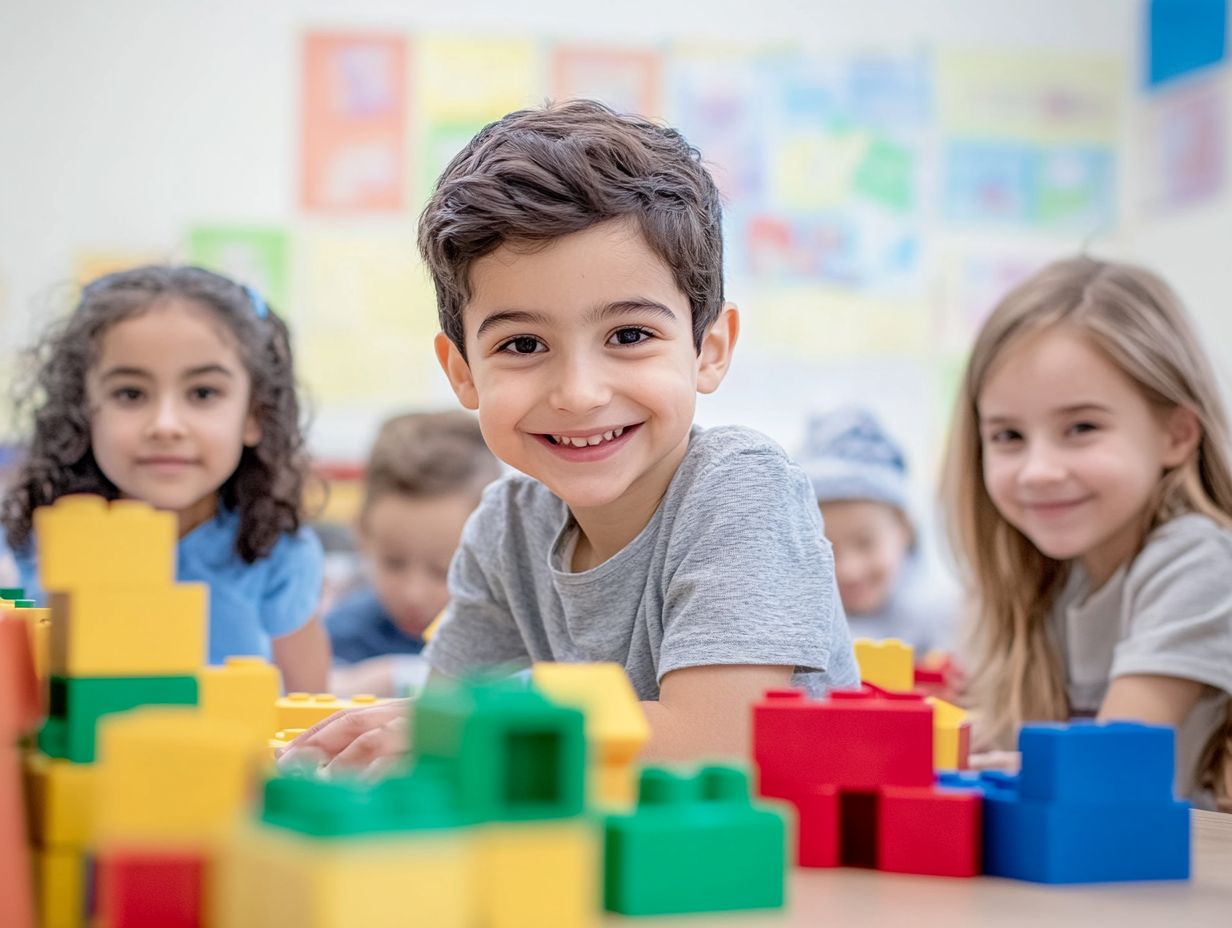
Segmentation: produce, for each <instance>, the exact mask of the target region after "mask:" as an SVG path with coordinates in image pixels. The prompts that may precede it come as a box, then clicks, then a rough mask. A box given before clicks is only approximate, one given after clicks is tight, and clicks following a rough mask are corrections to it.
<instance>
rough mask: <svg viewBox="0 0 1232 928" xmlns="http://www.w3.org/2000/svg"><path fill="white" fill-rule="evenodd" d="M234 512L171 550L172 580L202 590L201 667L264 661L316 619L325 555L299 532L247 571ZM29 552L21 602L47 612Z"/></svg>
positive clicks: (23, 560) (307, 533) (21, 559)
mask: <svg viewBox="0 0 1232 928" xmlns="http://www.w3.org/2000/svg"><path fill="white" fill-rule="evenodd" d="M239 525H240V517H239V514H238V513H237V512H233V511H230V510H219V512H218V514H217V515H216V516H215V517H214V518H212V519H210V520H209V521H207V522H205V523H203V524H201V525H199V526H197V527H196V528H195V529H193V530H192V531H191V532H189V533H188V534H187V535H185V536H184V537H183V538H181V539H180V541H179V544H178V545H177V546H176V568H175V570H176V579H177V580H178V581H180V582H197V583H205V584H208V585H209V590H210V595H209V602H210V621H209V642H208V644H209V646H208V649H207V653H208V659H209V662H210V663H211V664H221V663H223V662H224V661H225V660H226V659H227V657H228V656H231V655H255V656H257V657H264V658H266V659H267V660H268V659H269V658H270V657H271V647H270V642H271V641H272V639H274V638H279V637H281V636H283V635H288V634H290V633H291V632H293V631H296V630H297V629H299V628H301V627H302V626H303V625H304V624H305V623H306V622H307V621H308V620H309V619H311V618H312V617H313V615H314V614H315V612H316V608H317V603H318V601H319V600H320V597H321V582H322V578H323V576H324V574H323V563H324V553H323V552H322V550H321V542H320V540H319V539H318V538H317V536H316V533H315V532H313V531H312V530H311V529H309V528H307V527H304V528H301V529H300V530H299V532H298V533H296V534H294V535H291V534H284V535H282V536H281V537H280V538H279V539H278V541H277V542H276V543H275V544H274V547H273V548H272V549H271V550H270V553H269V554H268V555H266V556H265V557H263V558H258V559H257V560H256V561H255V562H253V563H251V564H249V563H247V562H245V561H244V560H243V559H242V558H241V557H240V556H239V555H238V554H237V553H236V551H235V535H236V532H238V531H239ZM34 550H35V546H34V544H33V542H32V543H31V546H30V550H29V552H28V553H24V554H18V555H16V558H15V559H16V561H17V567H18V570H19V572H20V574H21V586H22V588H23V589H24V590H25V593H26V598H27V599H33V600H35V601H36V602H37V603H38V604H39V605H45V604H46V595H45V594H44V592H43V589H42V587H40V586H39V582H38V568H37V565H36V563H35V558H34Z"/></svg>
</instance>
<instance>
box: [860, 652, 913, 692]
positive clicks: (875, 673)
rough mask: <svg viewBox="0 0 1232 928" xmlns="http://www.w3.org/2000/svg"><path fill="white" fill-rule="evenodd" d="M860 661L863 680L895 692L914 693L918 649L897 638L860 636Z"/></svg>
mask: <svg viewBox="0 0 1232 928" xmlns="http://www.w3.org/2000/svg"><path fill="white" fill-rule="evenodd" d="M852 645H853V646H854V647H855V652H856V663H857V664H859V665H860V679H861V680H863V681H864V682H865V683H871V684H873V685H874V686H876V687H880V688H881V689H883V690H887V691H888V692H891V693H910V692H911V690H912V688H913V687H914V686H915V666H914V665H913V664H912V655H913V653H914V649H913V648H912V647H911V645H909V644H907V643H905V642H902V641H899V640H898V639H897V638H887V639H885V640H884V641H873V640H872V639H870V638H857V639H856V640H855V641H854V642H852Z"/></svg>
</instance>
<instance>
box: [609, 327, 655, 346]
mask: <svg viewBox="0 0 1232 928" xmlns="http://www.w3.org/2000/svg"><path fill="white" fill-rule="evenodd" d="M653 337H654V336H653V335H652V334H651V333H650V332H648V331H647V330H646V329H639V328H636V327H632V328H627V329H617V330H616V331H615V332H613V333H612V337H611V338H610V339H609V341H610V342H611V343H612V344H614V345H640V344H641V343H642V342H644V341H646V339H648V338H653Z"/></svg>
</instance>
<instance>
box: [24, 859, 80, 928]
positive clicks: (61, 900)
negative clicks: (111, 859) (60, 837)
mask: <svg viewBox="0 0 1232 928" xmlns="http://www.w3.org/2000/svg"><path fill="white" fill-rule="evenodd" d="M34 860H35V864H34V882H35V887H34V889H35V897H36V898H37V899H38V908H39V925H41V926H42V928H81V926H82V925H84V924H85V923H86V916H85V908H86V893H85V883H86V861H85V854H84V852H82V851H81V850H73V849H66V848H59V849H56V850H49V851H35V853H34Z"/></svg>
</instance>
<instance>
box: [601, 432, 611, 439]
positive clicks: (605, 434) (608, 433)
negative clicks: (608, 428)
mask: <svg viewBox="0 0 1232 928" xmlns="http://www.w3.org/2000/svg"><path fill="white" fill-rule="evenodd" d="M603 440H604V441H611V440H612V433H611V432H604V433H603Z"/></svg>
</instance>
